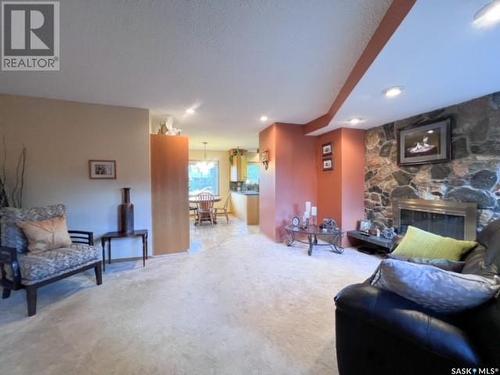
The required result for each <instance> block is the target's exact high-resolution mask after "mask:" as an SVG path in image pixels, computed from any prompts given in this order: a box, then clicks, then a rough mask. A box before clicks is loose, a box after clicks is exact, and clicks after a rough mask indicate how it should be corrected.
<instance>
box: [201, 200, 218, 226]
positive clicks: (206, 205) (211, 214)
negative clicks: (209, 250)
mask: <svg viewBox="0 0 500 375" xmlns="http://www.w3.org/2000/svg"><path fill="white" fill-rule="evenodd" d="M214 201H215V197H214V195H213V194H212V193H208V192H202V193H200V194H198V224H200V225H201V222H202V221H210V223H211V224H212V225H213V224H214V223H215V211H214Z"/></svg>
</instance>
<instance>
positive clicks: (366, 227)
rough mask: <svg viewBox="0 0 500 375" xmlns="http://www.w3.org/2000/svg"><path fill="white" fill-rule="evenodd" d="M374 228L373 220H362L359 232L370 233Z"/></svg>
mask: <svg viewBox="0 0 500 375" xmlns="http://www.w3.org/2000/svg"><path fill="white" fill-rule="evenodd" d="M371 228H372V222H371V220H360V221H359V231H360V232H365V233H368V232H369V231H370V229H371Z"/></svg>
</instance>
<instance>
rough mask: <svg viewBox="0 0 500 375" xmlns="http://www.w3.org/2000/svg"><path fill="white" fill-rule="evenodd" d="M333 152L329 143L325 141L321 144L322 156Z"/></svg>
mask: <svg viewBox="0 0 500 375" xmlns="http://www.w3.org/2000/svg"><path fill="white" fill-rule="evenodd" d="M332 153H333V148H332V144H331V143H325V144H324V145H322V146H321V155H322V156H328V155H331V154H332Z"/></svg>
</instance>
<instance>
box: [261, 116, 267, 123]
mask: <svg viewBox="0 0 500 375" xmlns="http://www.w3.org/2000/svg"><path fill="white" fill-rule="evenodd" d="M267 120H268V118H267V116H260V121H262V122H266V121H267Z"/></svg>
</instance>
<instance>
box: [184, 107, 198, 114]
mask: <svg viewBox="0 0 500 375" xmlns="http://www.w3.org/2000/svg"><path fill="white" fill-rule="evenodd" d="M186 113H187V114H188V115H192V114H193V113H196V111H195V110H194V108H188V109H186Z"/></svg>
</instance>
